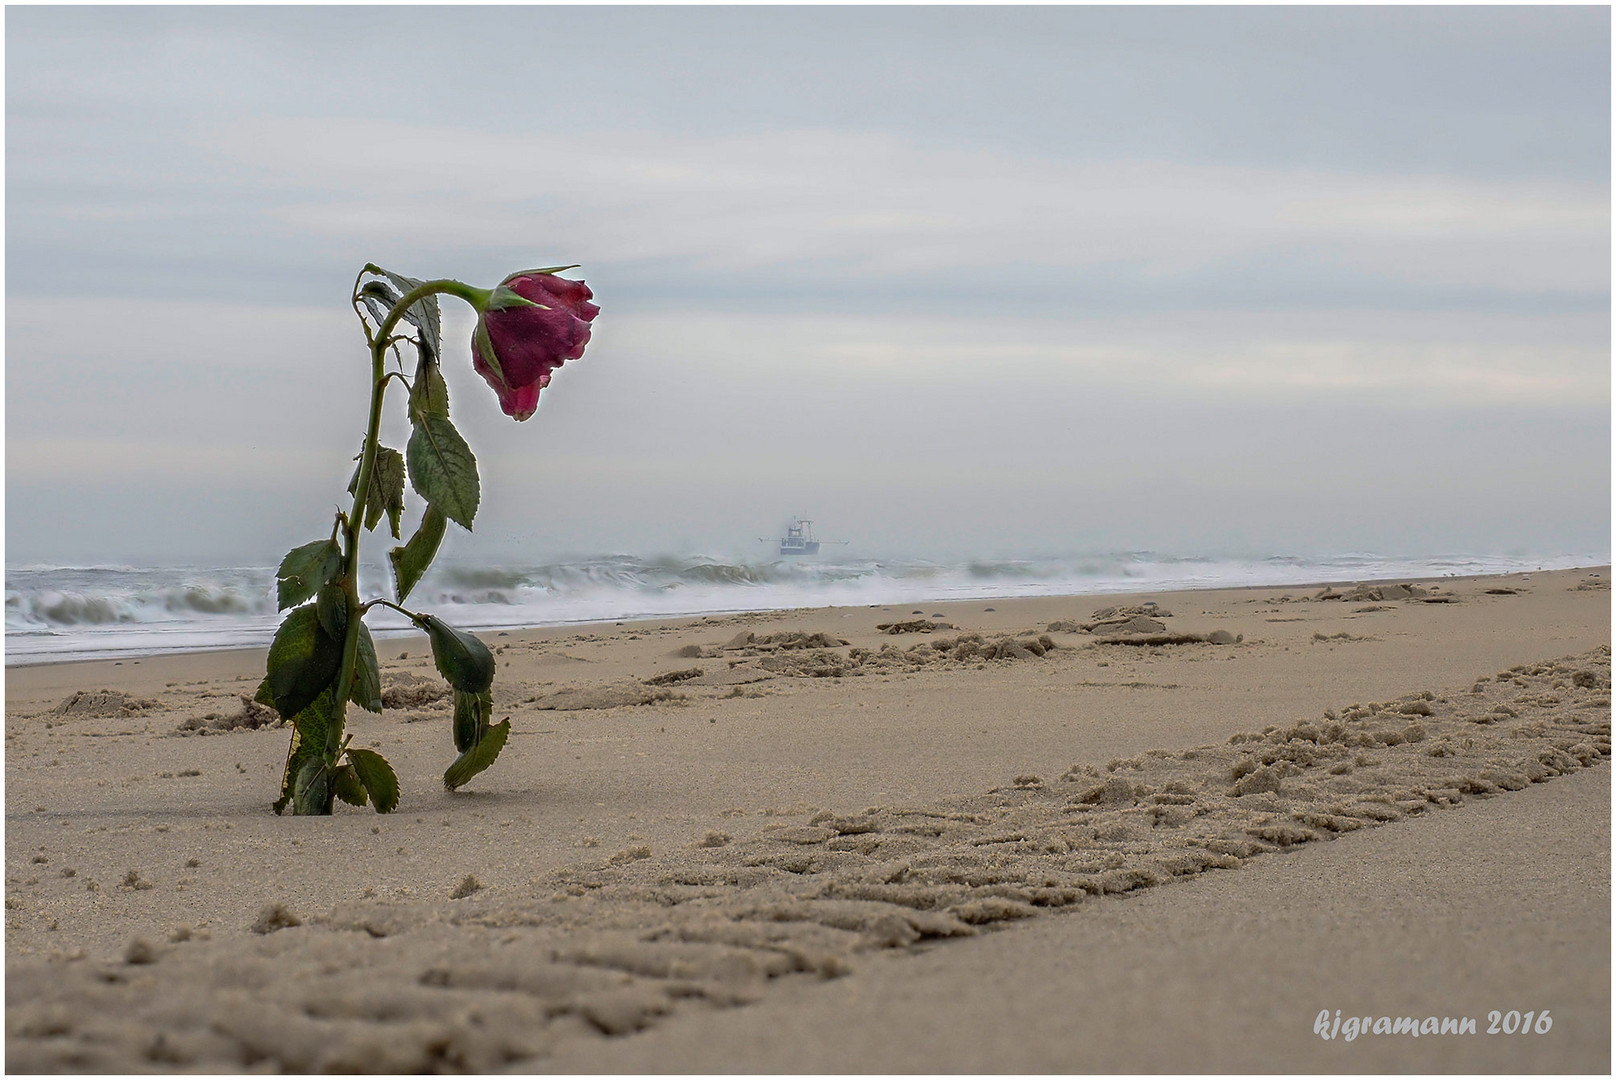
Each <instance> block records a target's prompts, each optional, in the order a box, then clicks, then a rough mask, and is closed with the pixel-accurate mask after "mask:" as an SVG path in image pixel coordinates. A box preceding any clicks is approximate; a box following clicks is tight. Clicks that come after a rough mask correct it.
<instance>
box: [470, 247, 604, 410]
mask: <svg viewBox="0 0 1616 1080" xmlns="http://www.w3.org/2000/svg"><path fill="white" fill-rule="evenodd" d="M569 269H570V268H569ZM594 295H595V294H594V293H592V292H590V291H589V286H587V285H585V284H584V283H583V282H581V281H570V280H568V279H567V278H563V277H557V276H556V275H555V274H554V273H541V272H539V271H534V270H526V271H523V272H522V273H519V274H512V275H511V276H510V277H508V278H506V279H505V280H504V281H502V282H501V283H500V287H499V288H497V289H495V290H494V293H493V296H492V297H491V298H490V299H489V302H488V306H487V307H486V308H485V309H484V310H483V311H482V312H481V313H479V315H478V316H477V329H476V331H475V332H473V334H472V336H471V366H472V367H473V368H475V369H476V371H477V374H479V375H481V376H482V377H483V378H484V379H485V380H486V381H487V383H488V385H489V386H491V387H493V388H494V393H496V394H498V395H499V407H500V408H501V409H503V410H504V412H505V415H507V416H512V417H515V418H516V419H517V420H526V419H527V418H528V417H530V416H532V415H533V413H534V411H535V410H536V409H538V407H539V391H540V390H543V389H544V388H545V387H546V386H549V385H550V375H551V373H552V372H553V371H555V369H556V368H558V367H560V366H561V365H562V364H564V363H566V362H567V361H568V360H576V359H578V358H579V357H580V356H582V355H583V354H584V346H585V345H587V344H589V324H590V323H591V322H592V321H593V320H594V318H595V316H596V315H598V314H600V308H598V307H596V306H595V305H594V304H591V303H590V302H589V301H590V299H591V298H593V297H594Z"/></svg>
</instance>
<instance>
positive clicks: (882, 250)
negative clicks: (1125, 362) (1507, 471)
mask: <svg viewBox="0 0 1616 1080" xmlns="http://www.w3.org/2000/svg"><path fill="white" fill-rule="evenodd" d="M206 141H207V143H208V145H210V146H212V147H214V148H216V149H217V151H218V152H219V153H222V154H224V155H226V156H227V157H228V159H229V160H230V161H232V162H233V163H234V164H235V165H237V166H238V167H244V168H246V169H248V170H249V171H250V172H251V173H253V174H254V175H257V176H260V177H262V178H263V179H264V180H265V181H266V182H269V183H274V184H283V185H286V187H287V189H288V190H289V191H293V192H297V193H299V194H294V195H292V196H291V197H290V198H289V199H287V201H285V202H283V203H281V204H280V205H278V206H275V207H273V208H272V209H270V210H269V211H267V212H268V213H270V214H272V215H273V216H274V218H275V219H276V220H278V221H279V222H280V223H282V224H283V225H285V226H287V227H288V228H290V229H292V230H294V231H295V232H297V233H301V234H306V235H310V236H321V237H326V238H331V237H347V238H351V239H353V240H355V241H358V242H369V243H377V244H381V243H396V242H397V238H398V237H399V236H410V237H413V238H414V239H415V240H416V241H418V242H421V243H425V244H436V245H444V246H450V247H467V248H478V247H494V248H509V247H511V246H512V245H513V238H516V237H522V238H526V239H527V243H528V244H529V245H530V246H531V244H533V243H535V242H537V243H542V244H543V246H544V247H545V249H546V250H557V251H573V252H584V253H587V254H588V257H589V258H590V259H591V260H593V261H595V262H597V263H598V262H619V263H635V262H651V261H663V262H667V263H678V264H682V265H685V266H687V267H689V268H690V270H692V271H698V272H702V273H709V274H711V273H742V272H749V271H757V270H760V269H770V270H774V271H777V272H782V273H789V272H790V271H791V270H792V269H793V268H801V267H805V266H813V265H824V264H829V265H833V266H835V267H837V268H839V269H840V270H841V272H843V273H845V274H846V275H848V276H849V277H851V278H853V279H882V278H901V277H903V276H904V275H913V274H934V273H940V272H946V271H950V270H956V271H960V272H970V271H972V270H980V269H982V268H986V267H994V266H1003V265H1008V264H1014V265H1018V266H1023V267H1034V268H1090V269H1094V268H1100V269H1103V268H1106V267H1127V268H1130V270H1131V271H1134V272H1139V273H1143V274H1144V275H1146V276H1147V277H1148V276H1157V277H1167V276H1170V275H1174V274H1184V273H1188V272H1196V271H1206V270H1208V269H1215V268H1217V267H1218V266H1220V265H1224V264H1227V263H1231V262H1240V261H1243V260H1251V259H1254V258H1259V257H1262V256H1265V255H1270V254H1273V253H1286V252H1293V251H1306V252H1309V253H1310V254H1311V256H1312V257H1313V258H1315V259H1321V260H1322V261H1324V262H1326V263H1328V264H1333V265H1335V266H1337V267H1339V268H1342V269H1344V270H1347V271H1351V272H1354V273H1358V274H1367V275H1373V276H1376V277H1379V278H1382V279H1386V280H1388V281H1391V282H1397V283H1402V284H1406V285H1411V286H1412V285H1417V286H1420V287H1425V288H1428V287H1432V286H1447V287H1460V288H1495V289H1505V290H1509V291H1517V292H1528V293H1530V292H1542V291H1573V292H1599V291H1604V290H1607V289H1608V287H1609V227H1610V212H1609V196H1608V187H1607V186H1605V185H1598V184H1585V183H1584V184H1579V183H1559V184H1556V183H1548V182H1543V181H1532V182H1519V181H1493V182H1488V181H1481V180H1475V179H1455V178H1444V177H1431V176H1387V175H1358V174H1349V173H1325V172H1319V171H1316V170H1295V169H1274V168H1259V167H1236V166H1221V165H1198V164H1185V163H1172V162H1163V161H1144V160H1139V161H1100V162H1070V161H1057V160H1048V159H1040V158H1036V157H1030V156H1026V155H1015V154H1010V153H1007V152H1004V151H995V150H987V149H964V148H953V147H944V146H936V145H926V144H923V143H920V142H917V141H912V140H908V139H905V138H902V137H899V136H896V135H892V134H885V133H878V132H864V131H837V130H830V129H819V128H810V129H802V130H794V131H782V132H766V133H759V134H750V135H729V136H696V135H677V134H669V133H652V132H628V131H608V132H602V133H598V134H589V135H580V134H562V133H551V134H536V135H500V134H493V133H489V132H482V131H471V130H463V129H452V128H441V127H428V126H410V125H402V124H390V123H380V124H377V123H370V122H363V121H358V120H346V119H332V118H327V119H290V118H262V119H258V120H253V121H246V122H242V123H236V124H231V125H229V126H228V127H223V128H219V129H214V130H210V131H208V132H207V135H206Z"/></svg>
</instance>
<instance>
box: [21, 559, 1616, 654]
mask: <svg viewBox="0 0 1616 1080" xmlns="http://www.w3.org/2000/svg"><path fill="white" fill-rule="evenodd" d="M1609 561H1610V556H1609V554H1608V553H1607V554H1603V555H1596V554H1587V553H1582V554H1566V555H1561V556H1555V557H1550V558H1527V557H1508V556H1484V555H1441V556H1403V557H1391V556H1383V555H1372V554H1363V553H1357V554H1343V555H1334V556H1310V557H1299V556H1289V555H1276V556H1271V557H1263V558H1249V557H1233V556H1185V555H1164V554H1159V553H1154V552H1120V553H1102V554H1091V555H1071V556H1060V557H1054V556H1045V557H1030V558H1026V559H994V560H954V561H929V560H925V559H914V558H893V559H860V558H846V557H836V556H834V555H833V556H818V557H807V558H780V559H770V560H761V561H740V560H730V559H724V558H720V557H712V556H704V555H690V556H683V557H674V556H657V557H643V556H633V555H601V556H591V557H578V558H568V559H558V560H556V561H552V562H535V563H534V564H532V565H520V564H507V565H501V566H482V567H473V566H465V565H460V566H456V565H453V564H449V565H440V566H435V567H434V568H433V569H432V570H431V571H430V572H429V573H428V574H427V576H426V578H425V579H424V580H423V581H422V582H421V583H420V584H418V585H417V586H416V588H415V591H414V592H413V593H412V594H411V596H410V597H409V603H410V606H411V607H412V608H414V609H416V610H420V611H426V612H431V613H433V614H435V615H438V616H439V617H441V618H443V619H444V620H445V621H447V622H449V623H451V624H453V625H456V626H459V627H462V628H465V629H471V630H478V629H481V630H492V629H509V628H515V627H526V626H557V625H565V624H569V623H584V622H606V621H612V622H615V621H619V620H628V619H644V618H656V617H666V616H684V615H704V614H716V613H722V612H734V611H762V610H784V609H790V608H800V607H822V606H832V605H836V606H857V605H870V604H877V605H890V604H923V603H931V602H940V601H946V600H990V599H994V598H997V597H1017V596H1058V595H1065V594H1073V593H1097V594H1098V593H1118V592H1148V593H1159V592H1170V591H1173V590H1178V589H1194V588H1217V587H1229V586H1242V585H1269V586H1285V585H1301V584H1309V583H1314V582H1341V583H1348V582H1355V581H1367V580H1375V579H1380V578H1404V579H1409V580H1418V581H1430V580H1432V579H1438V578H1442V577H1453V576H1463V575H1470V574H1501V573H1514V572H1520V571H1532V570H1552V569H1565V568H1569V567H1575V566H1593V565H1602V564H1604V563H1607V562H1609ZM361 580H362V582H363V586H364V593H365V595H376V594H381V595H384V596H387V597H389V598H391V592H390V591H389V582H388V578H387V575H386V571H385V570H383V569H382V568H380V567H365V568H362V570H361ZM1078 614H1084V613H1082V612H1079V613H1078ZM366 619H367V622H368V623H369V624H370V626H371V628H372V630H373V631H375V632H376V634H377V636H378V637H387V636H392V635H393V634H395V633H404V632H409V624H408V621H407V620H406V619H404V618H403V617H402V616H400V615H398V614H397V613H395V612H392V611H389V610H387V609H384V608H376V609H373V610H372V611H371V613H370V614H369V615H368V616H367V617H366ZM279 622H280V615H279V613H278V612H277V611H276V608H275V573H274V568H273V567H270V566H224V567H198V566H181V567H139V566H77V567H76V566H18V567H8V568H7V570H6V664H7V665H8V666H9V665H14V664H25V663H42V662H50V661H60V660H81V659H89V658H97V657H138V656H149V655H154V654H157V653H163V652H172V651H189V650H201V649H228V648H242V647H248V646H263V645H267V644H268V643H269V641H270V639H271V637H273V636H274V632H275V627H276V626H277V625H278V624H279Z"/></svg>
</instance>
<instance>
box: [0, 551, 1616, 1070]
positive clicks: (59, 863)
mask: <svg viewBox="0 0 1616 1080" xmlns="http://www.w3.org/2000/svg"><path fill="white" fill-rule="evenodd" d="M1608 582H1609V575H1608V570H1607V569H1605V568H1595V569H1593V570H1586V571H1565V572H1555V573H1539V574H1532V575H1511V576H1509V577H1507V578H1475V579H1448V580H1441V581H1425V582H1421V583H1419V584H1421V585H1423V586H1425V587H1426V590H1428V591H1429V592H1428V595H1424V596H1410V597H1403V596H1401V595H1400V594H1398V595H1397V596H1394V597H1392V598H1388V599H1381V600H1375V599H1372V598H1368V597H1366V596H1362V595H1360V596H1359V597H1358V598H1356V599H1353V598H1348V599H1320V600H1315V599H1312V597H1314V596H1315V595H1317V594H1318V592H1319V588H1318V587H1312V588H1291V589H1272V588H1266V587H1264V588H1258V589H1244V590H1219V591H1211V592H1192V593H1163V594H1157V595H1152V596H1148V597H1145V596H1140V597H1116V596H1108V597H1103V598H1099V597H1091V598H1082V597H1062V598H1039V599H1029V600H999V601H971V602H958V603H951V604H942V605H936V604H927V605H914V606H907V605H905V606H892V607H886V608H854V609H820V610H808V611H795V612H787V613H773V614H762V615H741V616H724V617H718V618H709V619H696V620H678V621H664V622H657V623H646V624H637V623H636V624H629V625H620V626H597V627H588V628H581V629H580V628H566V629H559V630H544V631H523V632H512V633H510V634H508V635H501V636H490V643H491V644H494V645H496V646H501V647H503V648H502V651H501V653H500V655H499V660H500V664H501V670H500V673H499V679H498V681H497V682H496V686H495V703H496V714H495V715H496V717H504V716H510V717H511V718H512V724H513V727H514V729H515V730H514V733H513V736H512V739H511V742H510V744H509V745H508V746H507V748H506V750H505V753H504V756H503V757H502V758H501V759H500V761H499V762H498V763H496V765H495V766H494V767H493V768H492V769H491V770H490V771H489V772H488V773H486V774H484V775H483V776H481V777H479V778H478V779H477V780H476V781H474V782H473V783H472V785H471V786H470V787H469V788H467V789H465V790H463V791H461V792H459V793H457V794H449V793H446V792H444V791H443V790H442V788H441V785H440V784H439V781H438V777H439V775H440V774H441V770H442V769H443V768H444V767H445V766H446V765H447V764H448V762H449V760H451V759H452V757H453V751H452V747H451V745H450V737H449V730H448V728H449V714H448V709H447V707H446V704H445V703H444V702H425V701H422V702H420V703H417V704H414V705H402V706H401V707H399V708H392V709H388V710H387V711H385V712H384V713H383V714H382V715H380V716H375V715H372V714H366V713H357V712H356V713H353V714H352V720H351V729H352V730H353V731H354V732H355V733H356V738H355V744H356V745H370V746H375V747H377V748H379V749H381V750H382V751H383V752H384V753H385V754H386V755H387V756H388V757H389V759H390V760H392V762H393V764H394V767H395V768H396V769H397V771H398V773H399V776H400V780H401V782H402V787H403V801H402V803H401V805H400V807H399V809H398V811H397V812H395V813H394V814H391V815H387V816H378V815H375V814H373V813H371V812H369V811H368V810H363V811H361V810H356V809H353V808H350V807H340V808H339V812H338V814H337V815H336V816H335V817H333V818H329V819H314V820H310V819H292V818H276V817H274V816H273V815H271V814H269V813H268V811H267V806H268V803H269V802H270V801H272V800H273V799H274V797H275V796H276V794H277V793H278V792H277V787H278V783H279V778H280V769H281V764H282V761H283V759H284V754H285V749H286V740H287V732H286V730H285V729H283V728H278V727H270V728H264V729H253V728H251V727H233V726H232V725H233V724H234V723H236V722H237V720H238V718H239V717H240V716H241V714H242V712H243V708H242V705H241V702H240V699H239V695H242V694H246V695H250V694H251V693H252V691H253V689H254V687H255V686H256V684H257V682H258V680H259V679H260V678H261V677H262V663H263V657H262V653H261V652H256V653H255V652H233V653H214V654H193V655H187V656H172V657H162V658H151V659H147V660H144V661H141V662H138V663H136V662H131V661H125V662H124V663H122V664H117V665H115V664H113V663H111V662H97V663H86V664H69V665H51V666H42V667H33V668H14V669H11V670H9V671H8V673H7V686H6V700H7V717H6V733H7V756H6V769H7V803H6V811H7V846H6V858H7V890H6V897H7V901H6V903H7V912H6V915H7V973H8V978H7V997H8V1010H7V1051H8V1064H9V1065H10V1067H11V1068H12V1069H13V1070H14V1071H17V1070H23V1071H26V1070H30V1069H69V1070H86V1069H103V1070H114V1069H115V1070H122V1069H136V1070H141V1069H144V1070H157V1071H173V1070H175V1069H188V1070H204V1071H212V1070H232V1069H248V1068H251V1069H263V1068H285V1069H291V1070H294V1071H302V1070H317V1069H341V1068H350V1067H371V1068H393V1069H400V1070H406V1071H407V1070H412V1069H421V1068H448V1069H473V1070H478V1071H499V1070H514V1071H545V1070H550V1071H583V1072H589V1071H753V1070H758V1071H872V1070H873V1071H915V1070H918V1071H960V1070H964V1071H990V1072H1000V1071H1006V1072H1010V1071H1029V1070H1031V1071H1038V1070H1063V1071H1064V1070H1079V1071H1080V1070H1086V1069H1093V1070H1102V1071H1109V1070H1124V1071H1133V1070H1147V1071H1149V1070H1188V1071H1197V1070H1224V1069H1232V1070H1264V1069H1270V1070H1271V1069H1279V1068H1287V1069H1289V1068H1300V1069H1318V1070H1330V1071H1340V1070H1345V1071H1356V1070H1359V1069H1365V1070H1398V1069H1410V1070H1438V1071H1441V1070H1447V1069H1463V1070H1491V1069H1510V1070H1524V1071H1607V1070H1608V1067H1609V1003H1610V1002H1609V985H1610V983H1609V975H1610V972H1609V902H1610V894H1609V881H1610V873H1609V822H1610V804H1609V794H1610V788H1609V765H1608V758H1609V753H1610V743H1609V693H1610V690H1609V688H1610V671H1609V641H1610V622H1609V613H1610V594H1609V588H1608ZM1337 591H1338V592H1347V590H1346V589H1344V588H1340V587H1338V589H1337ZM1352 595H1353V594H1351V593H1348V596H1349V597H1350V596H1352ZM1147 601H1155V602H1157V604H1159V608H1158V610H1157V613H1158V614H1160V612H1161V610H1163V609H1165V610H1166V611H1168V612H1171V615H1170V616H1163V617H1160V618H1158V619H1157V620H1156V621H1157V622H1158V623H1160V624H1161V628H1162V629H1161V630H1159V631H1158V630H1153V629H1151V628H1148V627H1146V628H1142V632H1140V633H1135V634H1128V633H1124V632H1120V631H1118V630H1116V628H1115V624H1113V626H1112V627H1110V628H1107V627H1105V626H1100V627H1095V628H1093V629H1091V630H1088V631H1085V630H1082V629H1080V628H1079V627H1081V626H1083V625H1092V624H1093V622H1094V613H1095V611H1096V610H1097V609H1100V608H1104V607H1108V606H1122V607H1128V606H1136V605H1141V604H1144V603H1145V602H1147ZM1433 601H1437V602H1433ZM987 609H992V610H987ZM933 616H940V618H933ZM910 620H920V621H925V622H947V623H950V624H952V625H953V627H954V628H952V629H942V628H939V629H933V630H931V631H930V632H908V633H899V634H887V633H883V632H881V631H879V630H878V629H877V626H878V624H881V623H893V622H904V621H910ZM1052 625H1053V626H1056V627H1060V628H1058V629H1051V626H1052ZM1134 629H1136V630H1141V628H1140V627H1135V628H1134ZM1217 631H1222V632H1224V633H1226V634H1227V635H1228V636H1230V637H1236V636H1238V637H1239V639H1240V640H1239V641H1238V642H1237V643H1229V644H1222V643H1211V642H1207V641H1193V640H1179V641H1177V642H1176V643H1175V642H1169V643H1163V644H1155V645H1149V644H1138V643H1137V642H1138V641H1140V640H1151V639H1154V638H1160V639H1162V640H1164V641H1168V639H1173V638H1177V639H1189V638H1194V637H1203V638H1204V637H1207V636H1209V635H1212V634H1213V633H1214V632H1217ZM748 634H750V635H752V638H751V640H750V641H747V640H746V635H748ZM814 634H819V635H824V636H823V637H822V638H818V639H814V638H811V637H807V636H808V635H814ZM782 635H784V637H782ZM790 635H797V637H796V638H795V639H793V638H791V637H790ZM771 636H772V637H773V640H770V638H771ZM1220 639H1221V635H1220ZM1004 640H1009V641H1012V642H1020V643H1021V644H1020V645H1019V646H1017V647H1015V648H1010V647H1007V646H1003V645H1001V644H1000V642H1002V641H1004ZM840 642H846V644H839V643H840ZM1045 642H1047V643H1048V645H1052V646H1053V648H1046V646H1045V644H1044V643H1045ZM939 645H946V646H947V647H946V648H939V647H938V646H939ZM794 646H803V647H794ZM379 652H380V654H381V658H382V661H383V669H384V685H392V686H393V687H394V689H395V690H396V691H397V692H398V695H399V697H398V699H399V700H401V701H402V700H407V699H408V697H409V695H410V693H412V692H414V691H412V687H419V686H420V685H423V684H420V683H415V682H412V681H409V680H408V679H407V678H404V677H405V676H415V677H417V678H423V679H427V680H432V679H435V676H434V675H433V672H432V671H431V667H430V659H429V657H428V656H427V654H426V652H425V647H424V642H421V641H409V640H406V641H402V642H383V643H381V644H380V648H379ZM692 652H694V653H696V654H698V655H694V656H692V655H689V654H690V653H692ZM1040 653H1041V655H1040ZM988 655H991V656H992V658H984V657H985V656H988ZM697 668H699V669H701V673H700V674H699V675H690V676H688V677H684V678H666V676H669V675H670V674H671V675H678V674H680V673H689V672H691V671H692V670H694V669H697ZM1512 669H1513V670H1512ZM100 690H107V691H110V692H112V693H111V694H109V695H107V696H97V695H94V694H90V695H87V696H84V697H81V698H79V699H78V700H77V701H76V702H73V701H72V697H73V695H74V694H75V693H76V692H78V691H100ZM633 701H641V702H643V703H640V704H626V703H622V702H633ZM614 702H618V704H613V703H614ZM64 703H69V704H68V705H67V707H66V708H65V709H64V708H62V706H63V705H64ZM58 709H60V710H61V711H56V710H58ZM201 731H207V732H208V734H206V735H203V734H200V732H201ZM1231 740H1233V741H1231ZM456 894H459V895H456ZM293 920H296V921H297V925H285V924H289V923H291V922H292V921H293ZM255 926H256V931H255ZM258 931H263V932H258ZM1326 1008H1328V1009H1329V1010H1332V1011H1333V1010H1335V1009H1337V1008H1339V1009H1341V1010H1342V1011H1343V1012H1342V1015H1343V1016H1350V1015H1352V1014H1354V1013H1359V1014H1361V1015H1368V1016H1372V1017H1380V1016H1382V1015H1385V1016H1388V1017H1393V1018H1399V1017H1404V1016H1413V1017H1416V1018H1417V1019H1419V1020H1423V1019H1424V1018H1425V1017H1427V1016H1433V1015H1434V1016H1437V1017H1439V1018H1440V1017H1448V1016H1452V1017H1459V1016H1473V1017H1475V1018H1476V1019H1477V1020H1478V1022H1479V1028H1480V1031H1479V1032H1478V1034H1475V1035H1462V1036H1460V1035H1452V1036H1446V1037H1443V1036H1431V1037H1424V1038H1418V1039H1416V1038H1414V1037H1411V1036H1390V1035H1385V1036H1375V1035H1365V1036H1362V1037H1360V1038H1357V1039H1354V1040H1353V1041H1351V1042H1348V1041H1345V1040H1344V1039H1342V1038H1339V1037H1338V1038H1337V1039H1335V1040H1324V1039H1321V1038H1320V1037H1319V1036H1318V1035H1315V1034H1314V1033H1313V1024H1314V1020H1315V1017H1316V1015H1317V1013H1318V1012H1319V1010H1320V1009H1326ZM1492 1009H1498V1010H1500V1011H1501V1012H1502V1013H1507V1012H1508V1011H1509V1010H1511V1009H1514V1010H1519V1011H1521V1012H1525V1011H1527V1010H1538V1011H1541V1010H1542V1009H1549V1010H1550V1011H1551V1015H1552V1016H1553V1017H1554V1024H1553V1026H1552V1027H1551V1029H1550V1030H1549V1031H1548V1032H1546V1033H1544V1034H1541V1035H1538V1034H1535V1033H1534V1034H1533V1035H1531V1036H1525V1035H1520V1034H1516V1035H1513V1036H1505V1035H1502V1034H1500V1035H1493V1036H1488V1035H1486V1034H1485V1029H1486V1027H1487V1026H1488V1020H1487V1015H1486V1014H1487V1012H1488V1011H1489V1010H1492Z"/></svg>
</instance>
